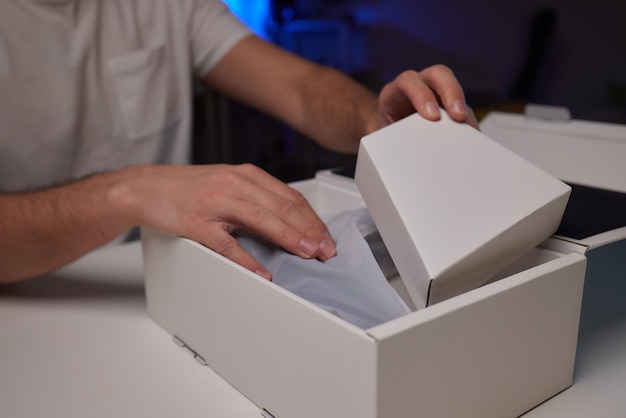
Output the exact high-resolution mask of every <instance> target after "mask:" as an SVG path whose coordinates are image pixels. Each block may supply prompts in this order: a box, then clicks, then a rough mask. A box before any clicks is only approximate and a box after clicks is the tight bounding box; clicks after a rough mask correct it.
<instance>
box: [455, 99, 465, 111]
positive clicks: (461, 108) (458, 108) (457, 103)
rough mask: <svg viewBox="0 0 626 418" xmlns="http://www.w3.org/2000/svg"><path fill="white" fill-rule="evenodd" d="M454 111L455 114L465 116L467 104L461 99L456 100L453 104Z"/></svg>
mask: <svg viewBox="0 0 626 418" xmlns="http://www.w3.org/2000/svg"><path fill="white" fill-rule="evenodd" d="M452 111H453V112H454V113H462V114H465V113H466V110H465V103H464V102H463V100H461V99H456V100H455V101H453V102H452Z"/></svg>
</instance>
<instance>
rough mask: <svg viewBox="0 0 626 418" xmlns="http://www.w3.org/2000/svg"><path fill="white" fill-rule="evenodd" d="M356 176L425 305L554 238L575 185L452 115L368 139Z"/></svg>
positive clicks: (415, 118)
mask: <svg viewBox="0 0 626 418" xmlns="http://www.w3.org/2000/svg"><path fill="white" fill-rule="evenodd" d="M355 179H356V182H357V185H358V187H359V190H360V191H361V194H362V196H363V198H364V200H365V202H366V204H367V207H368V209H369V211H370V213H371V215H372V217H373V219H374V221H375V222H376V225H377V227H378V229H379V231H380V234H381V236H382V237H383V240H384V241H385V244H386V245H387V248H388V249H389V252H390V253H391V256H392V258H393V260H394V263H395V264H396V267H397V268H398V271H399V273H400V276H401V277H402V279H403V281H404V283H405V285H406V287H407V290H408V291H409V294H410V295H411V298H412V300H413V302H414V303H415V306H416V307H418V308H420V307H424V306H426V305H427V304H432V303H435V302H438V301H440V300H443V299H447V298H449V297H452V296H455V295H457V294H459V293H462V292H464V291H467V290H470V289H472V288H475V287H477V286H479V285H481V284H482V283H484V282H485V281H486V280H487V279H489V277H490V276H491V275H493V274H495V273H496V272H497V271H499V270H501V269H502V268H503V267H505V266H506V265H508V264H509V263H511V262H512V261H513V260H515V259H517V258H518V257H520V256H521V255H523V254H524V253H526V252H527V251H529V250H530V249H531V248H533V247H534V246H536V245H538V244H539V243H540V242H541V241H543V240H544V239H546V238H548V237H549V236H550V235H551V234H553V233H554V231H556V229H557V227H558V225H559V223H560V220H561V217H562V214H563V210H564V209H565V205H566V203H567V198H568V197H569V193H570V188H569V186H567V185H565V184H564V183H562V182H560V181H559V180H557V179H555V178H554V177H552V176H551V175H549V174H547V173H546V172H544V171H543V170H541V169H538V168H537V167H535V166H533V165H532V164H530V163H529V162H527V161H526V160H524V159H522V158H521V157H519V156H517V155H516V154H514V153H513V152H511V151H510V150H508V149H506V148H505V147H503V146H501V145H499V144H497V143H496V142H495V141H493V140H491V139H490V138H488V137H486V136H485V135H484V134H482V133H480V132H479V131H477V130H475V129H473V128H471V127H470V126H469V125H466V124H461V123H457V122H454V121H453V120H452V119H451V118H450V117H449V116H448V115H447V114H445V113H444V114H443V115H442V118H441V120H440V121H438V122H431V121H427V120H425V119H424V118H422V117H421V116H419V115H418V114H414V115H412V116H409V117H407V118H405V119H403V120H401V121H399V122H396V123H394V124H392V125H389V126H387V127H386V128H384V129H381V130H379V131H376V132H374V133H372V134H370V135H368V136H366V137H364V138H363V139H362V141H361V145H360V149H359V155H358V159H357V167H356V173H355Z"/></svg>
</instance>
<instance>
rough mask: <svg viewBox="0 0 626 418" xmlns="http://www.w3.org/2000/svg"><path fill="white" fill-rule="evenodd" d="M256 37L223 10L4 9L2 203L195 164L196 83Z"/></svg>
mask: <svg viewBox="0 0 626 418" xmlns="http://www.w3.org/2000/svg"><path fill="white" fill-rule="evenodd" d="M247 34H249V31H248V29H247V28H246V27H245V26H244V25H243V24H241V23H240V22H239V21H238V20H237V19H236V18H235V17H234V16H233V15H232V14H230V12H229V11H228V9H227V8H226V7H225V6H224V4H222V3H221V2H220V1H218V0H0V192H9V191H18V190H29V189H33V188H41V187H46V186H50V185H57V184H61V183H65V182H68V181H70V180H72V179H76V178H80V177H83V176H86V175H89V174H93V173H98V172H103V171H110V170H115V169H119V168H122V167H126V166H129V165H134V164H144V163H183V162H186V161H187V160H188V154H189V142H190V141H189V138H190V134H191V116H192V115H191V95H192V90H193V86H192V79H193V77H194V76H195V77H202V76H204V75H206V74H207V73H208V72H209V71H210V69H211V68H212V67H213V66H214V65H215V64H216V63H217V62H218V61H219V60H220V59H221V58H222V57H223V56H224V54H226V53H227V52H228V51H229V50H230V48H231V47H232V46H233V45H234V44H235V43H237V42H238V41H239V40H241V39H242V38H243V37H244V36H246V35H247Z"/></svg>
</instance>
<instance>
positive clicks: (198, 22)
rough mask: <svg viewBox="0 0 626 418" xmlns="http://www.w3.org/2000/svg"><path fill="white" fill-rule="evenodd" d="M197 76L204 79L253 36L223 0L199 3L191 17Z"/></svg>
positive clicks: (193, 62) (197, 0)
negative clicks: (237, 47)
mask: <svg viewBox="0 0 626 418" xmlns="http://www.w3.org/2000/svg"><path fill="white" fill-rule="evenodd" d="M189 19H190V22H189V36H190V42H191V59H192V65H193V69H194V75H195V76H196V77H198V78H201V77H204V76H205V75H206V74H208V72H209V71H211V69H213V67H214V66H215V65H216V64H217V63H218V62H219V61H220V60H221V59H222V58H223V57H224V55H226V53H227V52H228V51H230V50H231V48H232V47H233V46H235V44H236V43H237V42H239V41H240V40H241V39H242V38H244V37H245V36H247V35H248V34H250V33H251V31H250V29H248V27H246V26H245V25H244V24H243V23H242V22H241V21H240V20H238V19H237V18H236V17H235V16H234V15H233V14H232V13H231V12H230V10H229V9H228V7H227V6H226V5H225V4H224V3H222V2H221V1H219V0H196V1H195V2H194V6H193V8H192V10H191V13H190V16H189Z"/></svg>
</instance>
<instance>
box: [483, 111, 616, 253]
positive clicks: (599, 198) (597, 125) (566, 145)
mask: <svg viewBox="0 0 626 418" xmlns="http://www.w3.org/2000/svg"><path fill="white" fill-rule="evenodd" d="M537 108H539V110H541V111H542V112H539V113H538V112H537V111H536V109H537ZM546 109H547V110H548V111H549V112H548V114H546V113H545V112H543V111H545V110H546ZM552 109H553V107H551V106H537V105H529V106H527V108H526V114H513V113H503V112H491V113H489V114H488V115H487V117H486V118H485V119H484V120H483V121H482V122H481V129H482V130H483V132H484V133H485V134H487V135H488V136H489V137H491V138H493V139H494V140H495V141H497V142H499V143H501V144H502V145H504V146H505V147H507V148H509V149H510V150H512V151H513V152H515V153H516V154H518V155H520V156H522V157H523V158H525V159H527V160H528V161H530V162H532V163H533V164H536V165H537V166H539V167H541V168H542V169H544V170H546V171H547V172H549V173H551V174H552V175H554V176H556V177H558V178H560V179H561V180H563V181H565V182H567V183H569V184H570V185H572V186H573V190H572V194H571V197H570V201H569V203H568V206H567V208H566V211H565V216H564V218H563V222H562V223H561V225H560V227H559V230H558V231H557V235H559V236H560V237H562V238H564V239H567V240H568V241H571V242H574V243H577V244H580V245H584V246H587V247H589V248H596V247H599V246H603V245H606V244H609V243H611V242H615V241H618V240H622V239H625V238H626V215H625V214H626V211H625V209H626V164H624V156H626V125H619V124H614V123H605V122H593V121H582V120H574V119H569V118H565V119H563V118H559V119H554V118H553V117H551V115H552Z"/></svg>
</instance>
